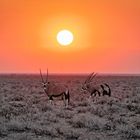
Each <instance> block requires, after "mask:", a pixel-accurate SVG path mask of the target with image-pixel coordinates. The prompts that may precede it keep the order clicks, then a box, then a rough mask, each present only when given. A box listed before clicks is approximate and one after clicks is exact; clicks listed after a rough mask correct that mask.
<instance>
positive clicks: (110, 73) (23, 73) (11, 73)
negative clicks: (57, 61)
mask: <svg viewBox="0 0 140 140" xmlns="http://www.w3.org/2000/svg"><path fill="white" fill-rule="evenodd" d="M89 73H90V72H80V73H77V72H71V73H70V72H64V73H61V72H51V73H49V74H50V75H88V74H89ZM97 74H98V75H139V76H140V73H123V72H122V73H121V72H118V73H117V72H97ZM0 75H39V73H37V72H5V73H4V72H0Z"/></svg>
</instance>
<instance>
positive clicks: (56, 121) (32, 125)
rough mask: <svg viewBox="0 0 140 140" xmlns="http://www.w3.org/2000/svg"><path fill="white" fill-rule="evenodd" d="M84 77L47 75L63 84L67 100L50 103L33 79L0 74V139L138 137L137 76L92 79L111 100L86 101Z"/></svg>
mask: <svg viewBox="0 0 140 140" xmlns="http://www.w3.org/2000/svg"><path fill="white" fill-rule="evenodd" d="M84 78H85V77H84V76H75V77H74V76H73V77H71V76H52V77H51V79H52V80H53V81H55V82H61V83H62V84H68V86H69V87H70V94H71V102H70V105H69V106H68V107H64V106H63V104H62V103H61V102H60V103H59V102H56V105H50V104H49V102H48V100H47V97H46V95H45V94H44V92H43V90H42V87H41V83H40V77H39V76H33V75H31V76H27V75H21V76H18V75H0V139H2V140H15V139H16V140H46V139H47V140H52V139H53V140H66V139H67V140H77V139H78V140H100V139H101V140H102V139H108V140H110V139H115V140H121V139H124V140H127V139H140V131H139V129H140V77H134V76H129V77H123V76H122V77H119V76H118V77H117V76H109V77H106V76H104V77H97V79H96V82H97V83H101V82H107V83H109V85H110V86H111V89H112V97H107V96H105V97H96V99H95V98H92V99H90V100H89V99H88V97H89V94H88V93H83V92H81V88H80V87H81V84H82V82H83V81H84Z"/></svg>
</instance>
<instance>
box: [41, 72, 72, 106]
mask: <svg viewBox="0 0 140 140" xmlns="http://www.w3.org/2000/svg"><path fill="white" fill-rule="evenodd" d="M40 76H41V80H42V85H43V89H44V92H45V93H46V95H47V96H48V99H49V101H50V102H52V101H53V100H54V99H58V100H63V102H64V105H65V106H66V105H68V104H69V102H70V94H69V89H68V88H67V87H66V86H64V85H62V84H56V83H54V82H50V81H49V80H48V69H47V75H46V78H45V80H44V78H43V75H42V72H41V69H40Z"/></svg>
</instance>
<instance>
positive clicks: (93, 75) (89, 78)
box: [82, 72, 97, 91]
mask: <svg viewBox="0 0 140 140" xmlns="http://www.w3.org/2000/svg"><path fill="white" fill-rule="evenodd" d="M96 75H97V73H94V72H92V73H91V74H89V76H88V77H87V78H86V80H85V82H84V83H83V84H82V90H84V91H85V90H88V89H89V88H90V83H91V82H92V80H93V79H94V78H95V76H96Z"/></svg>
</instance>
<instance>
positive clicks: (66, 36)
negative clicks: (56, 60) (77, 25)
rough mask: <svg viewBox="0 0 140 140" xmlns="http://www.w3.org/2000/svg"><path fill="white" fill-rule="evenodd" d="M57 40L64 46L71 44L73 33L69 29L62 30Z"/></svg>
mask: <svg viewBox="0 0 140 140" xmlns="http://www.w3.org/2000/svg"><path fill="white" fill-rule="evenodd" d="M57 41H58V43H59V44H60V45H62V46H67V45H70V44H71V43H72V42H73V34H72V32H70V31H69V30H61V31H59V32H58V34H57Z"/></svg>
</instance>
